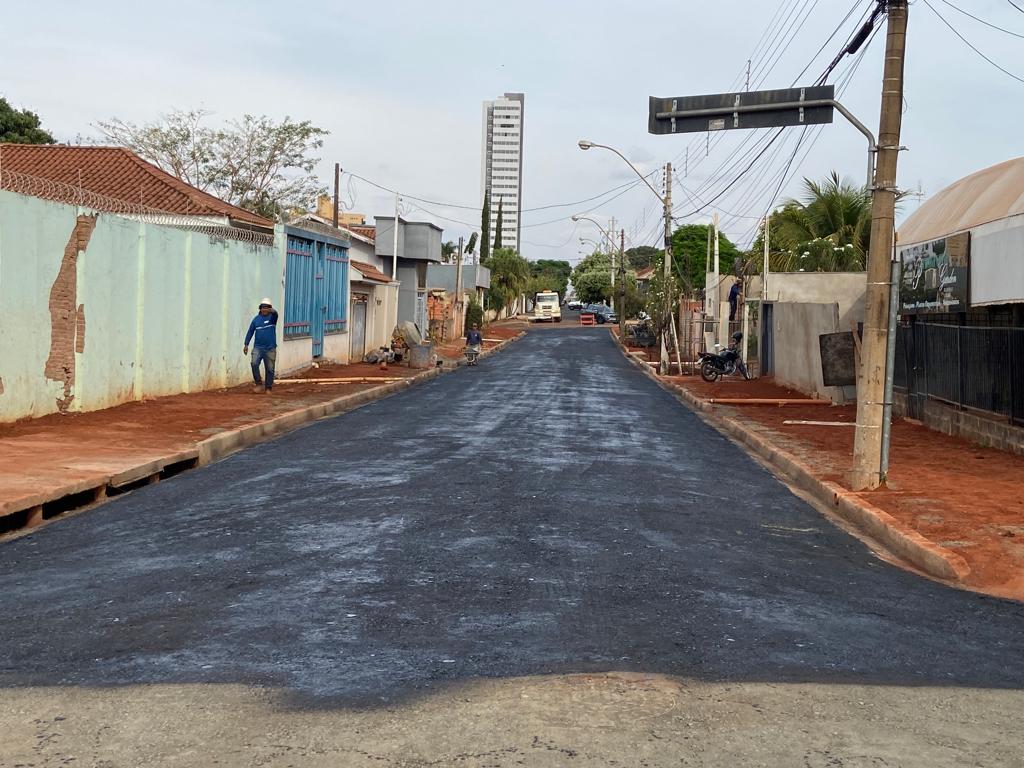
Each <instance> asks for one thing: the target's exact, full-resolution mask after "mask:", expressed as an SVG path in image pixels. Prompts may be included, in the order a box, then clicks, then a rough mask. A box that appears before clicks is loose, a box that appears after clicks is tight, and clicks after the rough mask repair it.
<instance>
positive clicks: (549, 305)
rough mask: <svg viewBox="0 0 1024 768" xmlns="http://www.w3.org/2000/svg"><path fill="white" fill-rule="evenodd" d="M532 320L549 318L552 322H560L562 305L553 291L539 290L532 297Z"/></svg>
mask: <svg viewBox="0 0 1024 768" xmlns="http://www.w3.org/2000/svg"><path fill="white" fill-rule="evenodd" d="M532 320H534V321H540V320H550V321H551V322H553V323H560V322H562V305H561V302H560V301H559V298H558V294H557V293H556V292H555V291H541V292H540V293H538V294H537V295H536V296H534V297H533V318H532Z"/></svg>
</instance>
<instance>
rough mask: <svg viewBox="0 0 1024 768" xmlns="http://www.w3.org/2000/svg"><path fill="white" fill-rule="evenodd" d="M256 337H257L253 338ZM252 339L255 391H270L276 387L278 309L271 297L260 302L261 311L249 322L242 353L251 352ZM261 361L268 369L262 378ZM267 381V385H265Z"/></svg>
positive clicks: (253, 389)
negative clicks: (275, 364)
mask: <svg viewBox="0 0 1024 768" xmlns="http://www.w3.org/2000/svg"><path fill="white" fill-rule="evenodd" d="M253 337H255V339H253ZM250 341H252V380H253V381H254V382H255V384H253V388H252V391H253V392H270V390H271V389H273V387H274V363H275V362H277V310H276V309H274V307H273V305H272V304H271V303H270V299H263V301H261V302H260V312H259V314H258V315H256V317H254V318H253V319H252V322H251V323H249V330H248V332H247V333H246V334H245V346H244V347H242V354H243V355H247V354H249V342H250ZM260 363H263V367H264V368H265V369H266V376H265V377H264V378H263V380H262V381H261V380H260ZM264 382H266V386H264Z"/></svg>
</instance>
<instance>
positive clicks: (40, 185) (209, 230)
mask: <svg viewBox="0 0 1024 768" xmlns="http://www.w3.org/2000/svg"><path fill="white" fill-rule="evenodd" d="M0 189H3V190H5V191H7V192H14V193H15V194H19V195H26V196H29V197H38V198H42V199H43V200H50V201H52V202H56V203H65V204H67V205H74V206H78V207H80V208H89V209H91V210H94V211H99V212H103V213H113V214H115V215H117V216H121V217H123V218H126V219H131V220H132V221H141V222H144V223H147V224H160V225H162V226H167V227H174V228H175V229H187V230H190V231H193V232H200V233H202V234H205V235H208V236H210V237H211V238H214V239H219V240H237V241H240V242H244V243H251V244H253V245H273V244H274V235H273V234H271V233H266V232H256V231H253V230H249V229H241V228H239V227H232V226H228V225H220V224H216V223H214V222H213V221H211V219H210V218H207V217H203V216H192V215H189V214H185V213H175V212H173V211H165V210H161V209H159V208H153V207H150V206H148V205H143V204H142V203H130V202H128V201H127V200H121V199H119V198H116V197H110V196H108V195H103V194H100V193H98V192H91V191H90V190H88V189H83V188H82V187H76V186H74V185H72V184H65V183H64V182H62V181H54V180H52V179H43V178H40V177H38V176H30V175H29V174H26V173H19V172H18V171H9V170H7V169H5V168H0ZM225 218H226V217H225Z"/></svg>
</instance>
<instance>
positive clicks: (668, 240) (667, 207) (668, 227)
mask: <svg viewBox="0 0 1024 768" xmlns="http://www.w3.org/2000/svg"><path fill="white" fill-rule="evenodd" d="M578 143H579V148H580V149H582V150H587V149H593V148H594V147H599V148H600V149H607V150H608V151H609V152H614V153H615V154H616V155H618V156H619V157H620V158H621V159H622V161H623V162H624V163H625V164H626V165H628V166H629V167H630V168H631V169H632V170H633V173H635V174H636V175H637V176H639V177H640V180H641V181H642V182H643V183H644V184H646V185H647V188H648V189H649V190H651V192H653V193H654V196H655V197H656V198H658V200H659V201H660V202H661V205H662V208H663V210H664V217H665V264H664V267H665V270H664V275H665V289H666V290H668V280H669V277H670V276H671V274H672V163H667V164H666V165H665V194H664V195H662V194H661V193H660V192H658V190H656V189H655V188H654V186H653V185H652V184H651V182H649V181H648V180H647V177H646V176H644V175H643V174H642V173H640V171H638V170H637V168H636V166H635V165H633V164H632V163H631V162H629V160H627V159H626V156H625V155H623V154H622V153H621V152H619V150H617V149H615V147H609V146H608V145H607V144H597V143H595V142H593V141H587V140H586V139H580V141H579V142H578ZM574 218H575V217H574ZM665 301H666V303H668V304H669V306H667V307H666V308H665V309H666V312H667V315H668V320H669V322H674V321H673V318H672V307H671V302H669V297H668V294H667V293H666V295H665ZM658 371H659V372H660V373H661V374H662V375H663V376H664V375H665V374H667V373H668V371H669V364H668V343H667V341H666V338H665V332H664V331H662V333H661V362H660V363H659V365H658ZM681 371H682V361H680V372H681Z"/></svg>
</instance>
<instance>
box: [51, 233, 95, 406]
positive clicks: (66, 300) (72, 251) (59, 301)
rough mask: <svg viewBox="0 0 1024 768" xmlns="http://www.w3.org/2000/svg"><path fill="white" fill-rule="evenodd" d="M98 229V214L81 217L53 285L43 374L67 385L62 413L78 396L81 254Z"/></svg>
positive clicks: (59, 403) (82, 318) (82, 323)
mask: <svg viewBox="0 0 1024 768" xmlns="http://www.w3.org/2000/svg"><path fill="white" fill-rule="evenodd" d="M95 228H96V216H95V215H93V216H79V217H78V221H77V222H76V223H75V228H74V229H73V230H72V231H71V237H69V238H68V244H67V245H65V246H64V258H63V259H61V262H60V269H59V270H58V271H57V278H56V279H55V280H54V281H53V285H52V286H51V287H50V354H49V356H48V357H47V358H46V366H45V368H44V369H43V373H44V374H45V376H46V378H47V379H49V380H50V381H57V382H60V383H61V384H63V385H64V396H63V397H60V398H57V410H59V411H60V412H61V413H66V412H67V410H68V408H70V407H71V402H72V401H73V400H74V399H75V396H74V395H73V394H72V390H73V389H74V385H75V351H76V350H77V351H79V352H81V351H83V350H84V349H85V307H84V305H78V301H77V298H78V295H77V294H78V280H77V268H78V254H79V253H80V252H81V251H84V250H85V249H86V248H87V247H88V246H89V238H91V237H92V232H93V230H94V229H95ZM79 329H81V339H79V338H78V334H79Z"/></svg>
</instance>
